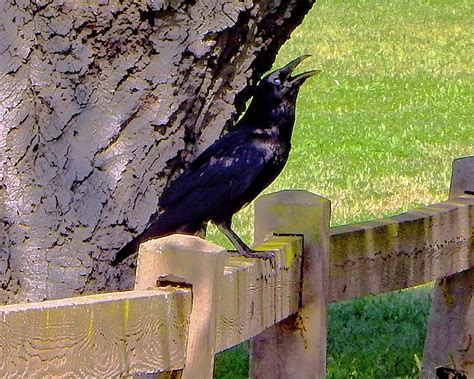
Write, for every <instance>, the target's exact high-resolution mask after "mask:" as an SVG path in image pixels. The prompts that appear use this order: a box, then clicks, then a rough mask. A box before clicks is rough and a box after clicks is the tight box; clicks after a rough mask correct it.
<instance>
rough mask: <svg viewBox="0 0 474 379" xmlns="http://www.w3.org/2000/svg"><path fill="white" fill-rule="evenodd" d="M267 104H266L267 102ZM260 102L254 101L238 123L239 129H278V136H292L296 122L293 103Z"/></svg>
mask: <svg viewBox="0 0 474 379" xmlns="http://www.w3.org/2000/svg"><path fill="white" fill-rule="evenodd" d="M265 105H266V104H265ZM265 105H262V104H259V103H258V102H252V103H251V104H250V105H249V108H248V109H247V111H246V112H245V114H244V115H243V116H242V118H241V119H240V120H239V122H238V123H237V125H236V128H237V129H241V128H249V127H250V128H256V129H275V128H277V129H278V137H279V138H282V139H289V138H291V134H292V132H293V125H294V123H295V107H294V105H292V104H288V103H281V104H278V105H276V106H274V107H268V106H265Z"/></svg>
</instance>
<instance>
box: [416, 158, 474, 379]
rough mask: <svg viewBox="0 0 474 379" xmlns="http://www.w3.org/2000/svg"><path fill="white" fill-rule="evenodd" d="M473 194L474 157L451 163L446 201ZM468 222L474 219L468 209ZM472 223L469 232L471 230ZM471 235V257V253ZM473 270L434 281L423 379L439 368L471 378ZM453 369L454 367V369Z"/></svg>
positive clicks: (473, 372) (473, 357) (473, 364)
mask: <svg viewBox="0 0 474 379" xmlns="http://www.w3.org/2000/svg"><path fill="white" fill-rule="evenodd" d="M466 193H468V194H471V195H472V194H474V156H472V157H465V158H459V159H456V160H455V161H454V162H453V173H452V178H451V189H450V194H449V198H450V199H454V198H456V197H459V196H461V195H463V194H466ZM468 219H471V220H473V219H474V213H473V209H472V208H471V209H470V216H469V217H468ZM473 228H474V225H473V224H472V221H471V231H474V229H473ZM473 238H474V235H472V233H471V251H470V253H471V254H474V249H473V247H474V243H473ZM473 293H474V269H473V268H471V269H469V270H466V271H463V272H460V273H458V274H455V275H452V276H449V277H446V278H443V279H441V280H438V281H436V284H435V288H434V294H433V304H432V306H431V313H430V321H429V324H428V333H427V336H426V341H425V351H424V354H423V373H422V377H423V378H433V377H435V369H436V367H440V366H448V367H451V368H457V369H462V370H464V371H465V372H466V374H467V377H468V378H471V377H472V378H474V299H473ZM454 366H456V367H454Z"/></svg>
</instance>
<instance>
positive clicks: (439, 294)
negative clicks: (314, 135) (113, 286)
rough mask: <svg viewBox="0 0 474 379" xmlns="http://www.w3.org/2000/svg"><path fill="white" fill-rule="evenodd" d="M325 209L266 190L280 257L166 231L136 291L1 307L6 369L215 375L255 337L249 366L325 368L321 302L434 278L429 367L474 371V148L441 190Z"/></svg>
mask: <svg viewBox="0 0 474 379" xmlns="http://www.w3.org/2000/svg"><path fill="white" fill-rule="evenodd" d="M329 217H330V211H329V202H328V201H327V200H325V199H323V198H321V197H318V196H316V195H313V194H310V193H308V192H305V191H282V192H279V193H276V194H271V195H266V196H263V197H261V198H260V199H259V200H258V201H257V203H256V220H255V240H256V241H258V242H259V244H258V245H257V246H256V249H259V250H272V251H274V252H275V259H274V260H273V261H268V260H267V261H265V260H255V259H247V258H242V257H229V256H228V254H227V252H226V251H225V250H224V249H223V248H221V247H219V246H216V245H214V244H212V243H209V242H206V241H204V240H202V239H200V238H198V237H192V236H170V237H165V238H161V239H157V240H152V241H148V242H146V243H144V244H142V245H141V247H140V252H139V261H138V266H137V281H136V286H135V290H134V291H129V292H122V293H111V294H101V295H93V296H84V297H77V298H69V299H62V300H53V301H45V302H41V303H30V304H17V305H8V306H3V307H0V376H2V377H6V376H26V375H28V376H32V375H33V376H81V377H82V376H96V377H97V376H98V377H108V376H127V375H138V374H143V373H157V372H163V371H172V370H182V369H184V371H183V373H182V375H183V378H196V377H202V378H209V377H211V376H212V370H213V360H214V355H215V353H217V352H219V351H222V350H225V349H227V348H229V347H231V346H234V345H236V344H238V343H240V342H242V341H245V340H248V339H252V345H251V346H252V348H251V350H252V354H251V376H252V377H258V378H266V377H268V378H270V377H278V376H279V377H302V378H303V377H304V378H306V377H314V378H321V377H324V373H325V357H326V355H325V354H326V304H327V302H331V301H340V300H346V299H350V298H353V297H357V296H362V295H366V294H376V293H381V292H387V291H392V290H395V289H400V288H407V287H412V286H415V285H418V284H422V283H426V282H429V281H433V280H436V279H438V282H437V283H438V284H437V286H436V292H435V299H434V305H433V309H432V315H431V321H430V327H429V335H428V338H427V342H426V347H425V362H424V374H423V375H424V377H426V378H429V377H434V368H435V367H436V365H440V364H445V363H449V359H450V358H447V357H448V356H452V353H453V351H454V353H455V354H454V357H455V359H456V360H457V361H458V362H461V366H462V367H463V369H465V370H466V372H467V373H468V377H469V376H472V377H474V363H473V362H474V343H470V342H469V341H473V340H474V323H473V322H472V315H474V300H473V297H472V293H473V291H474V275H473V272H474V271H473V268H474V157H469V158H464V159H461V160H457V161H455V163H454V169H453V179H452V183H451V197H450V199H449V200H447V201H444V202H442V203H439V204H435V205H431V206H428V207H423V208H419V209H416V210H413V211H409V212H406V213H403V214H401V215H397V216H393V217H388V218H383V219H379V220H374V221H369V222H364V223H359V224H354V225H347V226H341V227H335V228H329ZM439 279H442V280H441V281H440V280H439ZM157 286H158V288H157ZM448 320H449V322H448ZM443 333H444V334H443ZM445 335H447V337H446V336H445ZM289 352H291V354H289ZM446 360H448V361H446Z"/></svg>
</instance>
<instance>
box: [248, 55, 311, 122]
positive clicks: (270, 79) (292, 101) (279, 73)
mask: <svg viewBox="0 0 474 379" xmlns="http://www.w3.org/2000/svg"><path fill="white" fill-rule="evenodd" d="M308 57H309V55H302V56H301V57H298V58H296V59H294V60H292V61H291V62H290V63H288V64H287V65H286V66H285V67H282V68H280V69H278V70H275V71H273V72H271V73H270V74H268V75H266V76H265V77H263V78H262V79H261V80H260V82H259V83H258V85H257V88H256V91H255V94H254V96H253V99H252V102H251V103H250V106H249V109H248V110H247V112H246V114H245V115H244V117H243V119H242V121H243V122H242V124H243V125H239V126H244V125H245V124H251V123H259V125H260V127H264V126H265V125H266V124H268V126H270V125H271V124H274V122H275V121H276V120H281V121H282V122H283V121H285V120H293V119H294V112H295V105H296V97H297V96H298V90H299V89H300V87H301V85H302V84H303V83H304V82H305V80H306V79H308V78H309V77H311V76H313V75H316V74H318V73H319V72H320V70H311V71H306V72H303V73H301V74H297V75H292V73H293V71H294V69H295V68H296V67H297V66H298V65H299V64H300V63H301V62H302V61H303V60H304V59H306V58H308ZM292 124H293V122H292V121H291V125H292Z"/></svg>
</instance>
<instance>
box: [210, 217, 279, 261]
mask: <svg viewBox="0 0 474 379" xmlns="http://www.w3.org/2000/svg"><path fill="white" fill-rule="evenodd" d="M216 225H217V227H218V228H219V230H220V231H221V232H222V233H224V235H225V236H226V237H227V238H228V239H229V241H230V242H232V244H233V245H234V246H235V248H236V249H237V252H238V253H239V255H242V256H243V257H248V258H263V259H271V258H273V256H274V255H273V253H272V252H270V251H255V250H252V249H251V248H250V247H248V246H247V245H246V243H245V242H244V241H242V240H241V239H240V237H239V236H238V235H237V233H235V232H234V231H233V230H232V228H231V221H226V222H222V223H216Z"/></svg>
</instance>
